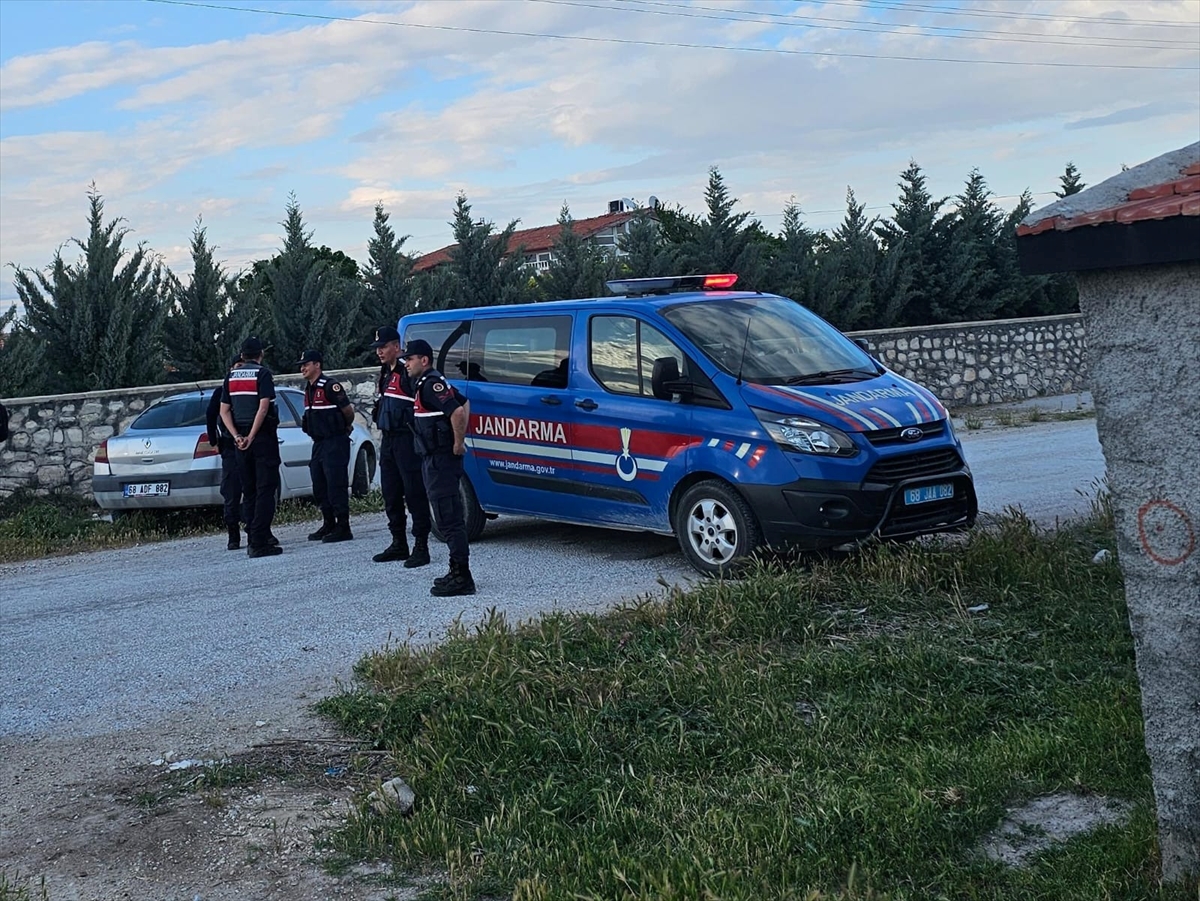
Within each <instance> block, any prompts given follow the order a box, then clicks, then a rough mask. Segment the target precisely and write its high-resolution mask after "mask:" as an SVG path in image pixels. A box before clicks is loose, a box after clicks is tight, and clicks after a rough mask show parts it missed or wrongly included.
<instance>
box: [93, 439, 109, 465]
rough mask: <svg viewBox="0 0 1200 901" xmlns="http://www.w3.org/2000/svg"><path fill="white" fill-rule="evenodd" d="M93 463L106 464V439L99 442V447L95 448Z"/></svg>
mask: <svg viewBox="0 0 1200 901" xmlns="http://www.w3.org/2000/svg"><path fill="white" fill-rule="evenodd" d="M93 462H95V463H107V462H108V439H107V438H105V439H104V440H103V441H101V442H100V446H99V447H98V448H96V459H95V460H94V461H93Z"/></svg>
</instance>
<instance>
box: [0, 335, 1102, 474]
mask: <svg viewBox="0 0 1200 901" xmlns="http://www.w3.org/2000/svg"><path fill="white" fill-rule="evenodd" d="M852 336H853V337H858V338H864V339H866V341H867V342H868V344H869V345H870V347H871V352H872V353H874V354H875V355H876V356H877V357H878V358H879V359H880V360H882V361H883V362H884V364H885V365H887V366H888V368H890V369H892V370H894V371H895V372H898V373H899V374H900V375H903V376H904V377H906V378H910V379H912V380H913V381H916V382H920V383H921V384H922V385H925V386H926V387H928V388H929V389H930V390H931V391H933V392H934V393H935V394H936V395H937V396H938V397H939V398H941V399H942V401H943V402H944V403H946V405H947V406H949V407H951V408H962V407H965V406H973V405H977V404H988V403H1003V402H1006V401H1015V400H1024V399H1025V398H1028V397H1035V396H1038V395H1055V394H1070V393H1073V392H1076V391H1081V390H1083V389H1084V388H1085V387H1086V372H1085V368H1084V342H1083V323H1082V321H1081V320H1080V317H1079V316H1077V315H1069V316H1046V317H1042V318H1038V319H1009V320H997V321H992V322H967V323H961V322H960V323H955V324H953V325H940V326H926V327H924V328H917V329H884V330H881V331H868V332H854V333H852ZM377 372H378V369H377V368H376V367H371V368H368V369H350V370H343V371H340V372H336V371H335V372H334V373H333V374H336V375H337V376H338V378H339V379H341V381H342V382H343V383H344V384H345V385H346V387H347V391H348V392H349V394H350V397H351V399H352V400H353V401H354V404H355V406H356V407H357V408H358V410H359V411H360V416H359V421H360V422H363V423H364V424H367V425H369V423H367V422H366V420H365V418H364V417H363V416H362V415H361V412H362V411H366V410H369V409H370V406H371V402H372V400H373V396H374V390H375V376H376V373H377ZM276 381H277V383H278V384H281V385H293V386H297V387H299V386H300V385H302V384H303V380H302V379H301V377H300V376H299V375H298V374H289V375H285V376H279V377H277V378H276ZM218 384H220V382H216V381H212V382H190V383H187V384H175V385H155V386H153V387H149V388H126V389H120V390H115V391H91V392H87V393H85V394H60V395H54V396H48V397H19V398H14V399H11V400H9V399H5V400H4V405H5V406H6V407H7V408H8V411H9V415H10V423H9V427H10V431H11V433H12V434H11V437H10V438H9V441H8V442H7V444H5V445H4V446H3V447H2V448H0V497H2V496H6V495H8V494H11V493H12V492H13V491H14V490H16V489H17V488H21V487H29V488H32V489H34V490H35V491H37V492H39V493H45V492H48V491H50V490H52V489H56V488H63V489H66V490H70V491H73V492H75V493H78V494H80V495H83V496H85V497H90V496H91V481H92V456H93V455H94V454H95V452H96V448H97V447H98V446H99V444H100V442H101V441H103V440H104V439H105V438H108V437H110V436H112V435H115V434H117V433H118V432H120V431H121V430H122V429H124V428H125V427H126V426H127V425H129V423H130V422H131V421H132V420H133V418H134V417H135V416H137V414H138V413H139V412H141V411H142V410H144V409H145V408H146V407H147V406H149V405H150V404H152V403H154V402H155V401H157V400H159V399H160V398H162V397H165V396H167V395H168V394H177V393H179V392H182V391H193V390H196V389H198V388H213V387H216V386H217V385H218ZM376 439H377V440H378V435H377V436H376Z"/></svg>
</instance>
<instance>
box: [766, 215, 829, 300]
mask: <svg viewBox="0 0 1200 901" xmlns="http://www.w3.org/2000/svg"><path fill="white" fill-rule="evenodd" d="M816 238H817V236H816V235H815V234H814V233H813V232H812V231H811V230H809V229H808V228H806V227H805V225H804V223H803V221H802V220H801V218H800V207H799V205H798V204H797V203H796V200H795V198H792V200H790V201H789V202H788V204H787V206H785V207H784V208H783V222H782V224H781V226H780V229H779V240H778V242H777V244H776V249H775V254H774V255H773V256H772V258H771V260H770V268H769V270H768V276H767V280H766V284H765V285H764V286H763V287H764V290H769V291H772V292H774V293H776V294H782V295H783V296H784V297H790V298H791V299H792V300H794V301H797V302H798V303H802V304H804V305H805V306H806V307H808V308H809V309H810V310H812V311H813V312H814V313H817V314H818V315H820V316H825V317H826V318H829V316H828V313H829V310H828V309H826V308H827V307H828V305H829V300H830V298H829V297H828V295H824V296H821V295H818V293H817V285H816V278H817V260H816Z"/></svg>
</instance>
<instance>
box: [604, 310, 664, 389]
mask: <svg viewBox="0 0 1200 901" xmlns="http://www.w3.org/2000/svg"><path fill="white" fill-rule="evenodd" d="M588 353H589V354H590V356H591V361H590V362H591V366H592V374H593V375H595V377H596V380H597V381H598V382H600V384H601V385H603V386H604V387H605V388H606V389H608V390H609V391H612V392H613V393H615V394H638V395H642V396H644V397H653V396H654V390H653V388H652V385H651V379H652V377H653V375H654V363H655V361H656V360H662V359H666V358H671V359H674V360H675V365H676V367H677V369H676V371H677V372H679V373H681V374H683V373H686V372H687V359H686V357H684V355H683V352H682V351H681V350H680V349H679V348H678V347H676V346H675V342H673V341H672V340H671V339H670V338H668V337H667V336H666V335H664V334H663V333H662V332H660V331H659V330H658V329H656V328H655V327H654V326H652V325H648V324H647V323H645V322H642V321H640V320H638V319H634V318H632V317H630V316H593V317H592V321H591V338H590V342H589V345H588Z"/></svg>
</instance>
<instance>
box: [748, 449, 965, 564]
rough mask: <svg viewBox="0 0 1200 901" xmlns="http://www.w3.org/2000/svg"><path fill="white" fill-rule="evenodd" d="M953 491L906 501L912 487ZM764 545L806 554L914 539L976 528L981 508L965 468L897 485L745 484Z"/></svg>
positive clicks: (800, 481) (832, 483)
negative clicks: (865, 541)
mask: <svg viewBox="0 0 1200 901" xmlns="http://www.w3.org/2000/svg"><path fill="white" fill-rule="evenodd" d="M945 485H950V486H952V487H953V492H954V493H953V495H952V496H951V497H948V498H941V499H937V500H924V501H922V502H920V503H906V495H905V492H906V491H907V490H909V489H918V488H929V487H931V486H945ZM738 487H739V489H740V490H741V492H742V494H743V495H744V496H745V498H746V500H747V502H748V503H749V504H750V506H751V508H752V509H753V510H754V512H755V514H756V515H757V517H758V522H759V526H760V527H761V528H762V531H763V539H764V541H765V542H766V543H767V544H768V545H771V546H773V547H794V548H800V549H803V550H817V549H820V548H829V547H837V546H838V545H840V544H847V543H850V542H855V541H861V540H863V539H865V538H869V537H871V536H878V537H880V538H912V537H915V536H917V535H927V534H931V533H934V532H954V531H959V530H961V529H967V528H970V527H971V526H973V525H974V524H975V518H976V516H977V515H978V512H979V504H978V501H977V499H976V497H975V485H974V483H973V482H972V480H971V473H970V470H968V469H967V468H966V467H965V466H964V467H961V468H959V469H955V470H953V471H950V472H944V473H938V474H937V475H926V476H923V477H921V478H917V479H906V480H904V481H900V482H895V483H891V484H885V483H877V482H863V483H861V484H858V483H846V482H824V481H817V480H812V479H799V480H797V481H795V482H792V483H790V484H787V485H773V486H767V485H739V486H738Z"/></svg>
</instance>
